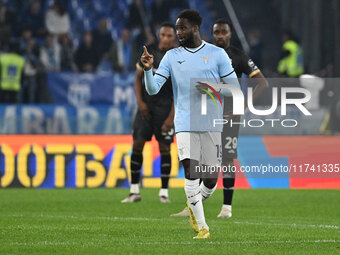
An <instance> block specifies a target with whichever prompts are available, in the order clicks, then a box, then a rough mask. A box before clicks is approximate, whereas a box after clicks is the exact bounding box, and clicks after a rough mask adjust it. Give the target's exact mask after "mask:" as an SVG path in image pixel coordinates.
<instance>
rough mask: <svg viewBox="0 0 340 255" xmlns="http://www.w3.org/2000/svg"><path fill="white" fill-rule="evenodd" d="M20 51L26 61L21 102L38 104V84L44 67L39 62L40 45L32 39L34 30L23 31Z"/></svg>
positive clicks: (25, 29)
mask: <svg viewBox="0 0 340 255" xmlns="http://www.w3.org/2000/svg"><path fill="white" fill-rule="evenodd" d="M20 49H21V53H22V55H23V57H24V58H25V61H26V63H25V69H24V75H25V79H24V81H23V84H22V85H23V86H22V90H21V93H20V95H21V98H20V102H23V103H34V102H36V92H37V84H38V83H39V80H40V79H39V77H40V76H41V75H40V74H41V72H42V71H43V70H42V69H43V66H42V64H41V62H40V60H39V52H40V49H39V45H38V44H37V43H36V42H35V40H34V39H33V38H32V30H31V29H30V28H29V27H25V28H23V29H22V32H21V37H20Z"/></svg>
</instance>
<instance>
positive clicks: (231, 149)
mask: <svg viewBox="0 0 340 255" xmlns="http://www.w3.org/2000/svg"><path fill="white" fill-rule="evenodd" d="M212 34H213V37H214V44H215V45H216V46H218V47H221V48H223V49H225V51H226V52H227V54H228V56H229V58H230V59H231V62H232V66H233V68H234V70H235V72H236V75H237V77H238V78H241V76H242V74H243V73H244V74H246V75H248V76H249V77H250V78H256V79H254V80H255V82H256V87H255V90H254V93H253V99H254V101H256V99H258V98H259V96H260V95H261V94H262V93H263V91H264V90H265V89H267V88H268V83H267V81H266V79H265V78H264V76H263V75H262V73H261V71H260V69H258V68H257V66H256V65H255V64H254V62H253V61H252V60H251V59H250V58H249V57H248V56H247V54H246V53H244V52H243V51H242V50H240V49H237V48H235V47H233V46H231V45H230V38H231V36H232V26H231V24H230V23H229V22H228V21H226V20H224V19H218V20H216V22H215V23H214V24H213V27H212ZM232 110H233V98H232V97H225V98H224V110H223V113H224V114H223V115H224V118H225V119H232V120H233V122H234V123H235V122H240V116H233V115H232V114H231V113H232ZM238 134H239V125H233V126H232V127H230V126H229V125H227V124H226V125H224V128H223V132H222V166H226V168H225V169H231V167H232V166H233V165H234V159H236V158H237V143H238ZM234 184H235V175H234V173H232V172H224V173H223V206H222V210H221V212H220V213H219V214H218V216H217V217H219V218H230V217H231V216H232V214H231V202H232V198H233V193H234ZM171 216H174V217H186V216H189V212H188V208H187V207H186V208H184V210H183V211H181V212H179V213H176V214H172V215H171Z"/></svg>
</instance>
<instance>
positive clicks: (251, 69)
mask: <svg viewBox="0 0 340 255" xmlns="http://www.w3.org/2000/svg"><path fill="white" fill-rule="evenodd" d="M241 63H242V65H241V67H242V72H243V73H245V74H247V75H248V76H249V78H254V80H255V84H256V86H255V89H254V91H253V102H256V101H257V100H258V99H259V98H260V96H261V95H262V94H263V92H264V91H265V90H266V89H268V88H269V84H268V82H267V80H266V78H265V77H264V76H263V74H262V72H261V70H260V69H259V68H258V67H257V66H256V65H255V63H254V61H253V60H252V59H250V58H249V57H248V56H247V55H246V54H243V56H242V62H241Z"/></svg>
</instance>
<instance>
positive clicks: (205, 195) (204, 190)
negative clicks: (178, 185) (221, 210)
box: [200, 182, 217, 201]
mask: <svg viewBox="0 0 340 255" xmlns="http://www.w3.org/2000/svg"><path fill="white" fill-rule="evenodd" d="M216 187H217V183H216V185H215V187H213V188H212V189H209V188H207V187H206V186H205V185H204V183H203V182H202V183H201V185H200V188H201V194H202V200H203V201H204V200H206V199H208V198H209V197H210V196H211V195H212V194H213V193H214V192H215V190H216Z"/></svg>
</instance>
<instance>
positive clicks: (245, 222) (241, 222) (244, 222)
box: [233, 221, 340, 229]
mask: <svg viewBox="0 0 340 255" xmlns="http://www.w3.org/2000/svg"><path fill="white" fill-rule="evenodd" d="M233 223H235V224H244V225H270V226H289V227H309V228H327V229H340V226H336V225H314V224H313V225H310V224H309V225H305V224H295V223H292V224H284V223H264V222H248V221H234V222H233Z"/></svg>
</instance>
